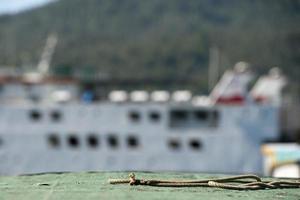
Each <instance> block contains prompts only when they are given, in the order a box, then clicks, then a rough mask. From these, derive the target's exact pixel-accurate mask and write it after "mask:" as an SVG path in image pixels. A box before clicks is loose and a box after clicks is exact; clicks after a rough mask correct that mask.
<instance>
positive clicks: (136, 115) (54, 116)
mask: <svg viewBox="0 0 300 200" xmlns="http://www.w3.org/2000/svg"><path fill="white" fill-rule="evenodd" d="M49 115H50V118H51V120H52V121H54V122H58V121H60V120H61V119H62V117H63V116H62V113H61V112H60V111H58V110H54V111H52V112H50V114H49ZM29 118H30V119H31V120H32V121H40V120H41V119H42V118H43V114H42V113H41V112H40V111H38V110H31V111H30V112H29ZM128 118H129V119H130V120H131V121H132V122H139V121H141V119H142V115H141V113H140V112H138V111H130V112H129V113H128ZM160 118H161V115H160V113H159V112H158V111H151V112H149V119H150V120H151V121H152V122H158V121H159V120H160Z"/></svg>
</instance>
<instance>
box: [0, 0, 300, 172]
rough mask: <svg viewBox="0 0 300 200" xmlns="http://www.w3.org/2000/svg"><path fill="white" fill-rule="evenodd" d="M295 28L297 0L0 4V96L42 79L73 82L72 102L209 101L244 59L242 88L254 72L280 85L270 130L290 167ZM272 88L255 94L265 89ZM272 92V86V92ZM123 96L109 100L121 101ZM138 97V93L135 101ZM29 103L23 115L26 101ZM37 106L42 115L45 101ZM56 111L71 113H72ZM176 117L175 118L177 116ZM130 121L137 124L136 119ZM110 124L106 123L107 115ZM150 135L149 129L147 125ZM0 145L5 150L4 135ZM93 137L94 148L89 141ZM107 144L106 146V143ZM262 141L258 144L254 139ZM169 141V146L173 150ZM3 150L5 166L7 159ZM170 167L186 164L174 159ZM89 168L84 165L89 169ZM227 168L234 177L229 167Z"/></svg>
mask: <svg viewBox="0 0 300 200" xmlns="http://www.w3.org/2000/svg"><path fill="white" fill-rule="evenodd" d="M299 24H300V1H299V0H272V1H271V0H265V1H260V0H243V1H239V0H203V1H199V0H189V1H187V0H163V1H161V0H151V1H139V0H0V83H1V85H0V91H1V88H2V90H3V91H4V90H5V89H3V88H5V86H6V85H9V84H12V82H13V85H14V87H13V89H11V90H12V93H14V92H13V91H17V89H16V87H15V86H16V84H17V83H18V84H19V81H21V80H22V81H21V82H22V84H25V85H26V88H25V89H24V88H22V87H18V90H26V91H27V92H28V91H29V90H30V89H28V88H30V87H31V86H32V87H34V85H36V84H41V83H42V84H44V85H45V83H49V79H51V81H50V82H51V84H53V82H56V81H57V80H56V79H59V84H60V86H61V85H64V84H72V83H74V82H72V81H75V82H76V87H77V86H78V87H79V88H80V90H81V93H82V95H81V94H80V95H77V96H82V97H83V99H85V100H87V99H91V100H98V101H100V100H102V99H104V96H107V94H108V93H109V92H110V91H113V90H122V91H127V92H130V91H133V90H139V91H155V90H164V91H172V92H174V91H177V90H179V91H182V90H184V91H191V93H194V94H201V95H210V94H211V91H212V90H213V88H215V85H216V84H217V83H218V82H219V80H220V78H221V77H222V75H223V74H224V73H225V72H226V71H230V70H231V69H232V68H233V66H234V65H235V64H236V63H237V62H240V61H243V62H245V63H247V67H250V68H251V72H252V73H253V74H255V77H254V78H253V79H252V80H251V81H250V82H249V84H247V87H246V88H247V91H249V90H250V88H251V87H253V86H254V85H255V83H256V81H257V80H259V78H260V77H261V76H262V75H266V74H268V73H269V71H270V69H272V68H274V67H277V69H280V71H281V72H280V74H282V75H284V77H285V78H286V80H288V81H287V82H286V83H287V84H285V87H284V88H283V91H282V93H281V94H282V95H283V96H282V97H283V98H282V101H281V102H280V103H281V104H280V106H279V107H280V109H281V106H282V105H283V104H284V105H287V106H286V109H285V110H283V111H282V110H280V111H279V112H280V113H281V115H280V116H279V120H278V121H276V123H275V125H274V127H275V126H276V127H277V126H280V128H279V129H280V130H279V131H278V132H280V133H279V134H280V135H279V136H278V137H277V140H276V142H285V144H286V142H292V143H293V147H292V149H293V150H292V153H289V154H288V155H292V158H289V159H287V161H288V162H290V161H291V160H292V161H295V162H296V161H298V159H300V151H299V148H298V145H297V144H295V142H297V141H299V122H298V119H299V118H298V117H299V95H300V80H299V77H300V26H299ZM45 63H46V64H45ZM245 63H244V64H245ZM29 72H30V73H31V75H32V72H34V73H35V72H36V73H38V74H39V75H42V77H41V76H38V79H36V78H37V76H30V77H31V78H30V79H29V82H27V81H28V80H27V79H26V80H27V81H25V82H24V80H23V78H24V77H23V75H24V74H28V73H29ZM278 73H279V72H278ZM35 75H36V74H35ZM33 77H35V79H34V78H33ZM45 77H47V80H46V79H44V78H45ZM49 77H50V78H49ZM33 79H34V80H33ZM37 80H38V81H37ZM44 80H46V81H44ZM62 81H67V82H62ZM33 82H34V83H33ZM225 82H226V81H225ZM224 84H225V83H224ZM267 85H268V84H267ZM272 85H273V84H271V87H270V88H267V89H266V88H265V89H264V90H268V89H269V90H272V89H273V86H272ZM275 85H276V84H275ZM274 87H275V89H274V90H276V88H278V87H277V86H274ZM86 92H89V93H86ZM16 93H17V92H16ZM10 94H11V93H10ZM60 94H61V93H60ZM123 94H124V93H119V96H118V95H116V96H117V97H120V96H121V99H122V95H123ZM144 94H145V93H140V96H142V99H143V97H144V96H143V95H144ZM164 94H166V93H164ZM184 94H187V93H183V96H185V97H186V95H184ZM188 94H189V93H188ZM281 94H280V95H281ZM12 96H14V95H12ZM58 96H59V95H58ZM61 96H63V95H61ZM187 96H188V95H187ZM10 97H11V96H10ZM80 98H81V97H79V99H80ZM183 98H184V97H183ZM31 99H34V100H33V102H34V105H35V104H38V103H37V102H38V101H37V98H31ZM223 103H224V102H223ZM291 105H292V106H291ZM30 106H31V107H30V109H29V110H31V111H32V107H33V106H32V104H31V105H30ZM39 106H40V107H39V108H40V110H43V106H44V105H39ZM139 106H140V104H139ZM168 106H169V104H167V107H168ZM239 106H240V105H239ZM277 106H278V105H277ZM79 107H80V106H79ZM125 107H126V106H125ZM146 107H147V106H146ZM225 107H226V106H225ZM0 109H2V111H3V112H2V113H0V115H2V119H3V121H2V122H1V123H2V126H1V127H4V126H5V125H4V124H7V122H8V121H9V120H14V119H15V118H17V117H15V116H13V115H12V116H10V117H6V115H5V114H4V111H5V110H6V112H7V113H9V112H10V111H9V109H10V107H9V106H6V104H5V103H2V104H1V107H0ZM13 109H14V108H13ZM76 109H77V108H76ZM76 109H75V110H76ZM157 109H158V110H164V108H160V107H158V108H157ZM192 109H193V108H192ZM121 110H122V109H121ZM253 110H256V108H254V109H253ZM177 111H178V110H177ZM24 112H25V111H24ZM65 112H69V113H71V114H72V109H71V111H70V110H69V111H65ZM83 112H84V111H83ZM120 112H121V111H120ZM222 112H223V111H222ZM257 112H260V110H258V111H257ZM56 114H57V113H56ZM71 114H70V115H71ZM173 114H174V113H173ZM24 115H25V114H24ZM31 115H32V116H33V117H34V118H38V117H39V115H40V114H39V113H37V112H34V113H31ZM57 115H59V116H60V114H57ZM65 115H68V114H65ZM175 115H177V117H179V118H180V117H181V118H182V117H183V118H184V115H185V114H183V113H177V114H176V113H175ZM204 115H205V114H204ZM225 115H226V113H225ZM16 116H17V114H16ZM132 117H133V118H137V116H136V115H135V114H133V116H132ZM154 117H155V116H154ZM200 118H201V116H200ZM202 118H203V116H202ZM204 118H205V116H204ZM0 120H1V117H0ZM5 120H8V121H5ZM78 120H79V119H78ZM103 120H104V121H105V119H103ZM107 120H108V118H107ZM109 120H111V121H110V122H109V123H111V122H112V120H113V118H109ZM235 120H236V119H235ZM20 121H21V123H24V126H23V128H25V127H27V124H26V123H27V122H25V121H24V122H22V120H20ZM289 122H291V123H292V125H290V124H289ZM73 123H76V121H73ZM87 123H88V122H87ZM236 123H238V122H236ZM44 125H45V124H44ZM20 126H21V127H22V124H20ZM128 126H130V125H128ZM237 126H239V125H237ZM251 126H253V127H254V126H255V124H254V125H253V124H252V125H251ZM270 126H271V125H270ZM1 127H0V128H1ZM62 127H64V126H63V125H62ZM65 127H67V125H66V126H65ZM274 127H271V128H270V127H269V128H270V129H269V130H273V129H272V128H274ZM282 127H285V128H282ZM291 127H292V128H291ZM55 128H56V126H55V125H54V126H52V125H51V124H46V125H45V126H43V127H42V128H41V129H39V130H40V131H41V132H43V131H44V132H49V130H50V132H51V131H53V130H54V129H55ZM32 129H34V128H32ZM96 129H97V128H96ZM149 129H150V130H152V131H156V128H153V127H152V128H151V127H150V128H149ZM4 130H8V131H9V130H10V128H9V127H7V126H6V129H4V128H2V130H1V129H0V133H1V132H5V131H4ZM97 130H98V129H97ZM129 130H131V128H129ZM158 130H159V129H158ZM224 130H225V129H224ZM196 131H199V130H196ZM227 131H228V130H227ZM15 132H16V134H17V132H18V131H15ZM175 132H176V131H175ZM220 132H222V129H221V130H220ZM193 134H194V133H192V135H193ZM266 134H269V133H266ZM284 134H287V135H284ZM4 135H5V134H4ZM3 138H5V137H3ZM2 140H3V141H2V143H3V144H5V141H4V140H5V139H2ZM0 141H1V140H0ZM7 141H10V140H7ZM12 141H14V140H12ZM36 141H38V140H36ZM50 141H51V142H52V144H54V145H55V143H59V142H58V141H59V139H57V138H54V139H53V137H52V138H50ZM93 141H94V143H96V142H95V141H96V139H95V140H93ZM93 141H92V143H93ZM110 141H111V142H112V143H115V142H114V139H112V140H110ZM51 142H50V143H51ZM73 142H74V143H76V141H75V140H73ZM77 142H78V141H77ZM131 142H133V143H134V141H131ZM262 142H265V141H263V140H261V141H259V142H258V143H259V144H261V143H262ZM71 143H72V140H71ZM0 144H1V142H0ZM16 144H17V143H16ZM97 144H98V143H97ZM212 144H213V143H212ZM241 144H242V143H241ZM176 145H177V144H176V142H173V146H176ZM198 145H199V144H198ZM295 145H296V146H295ZM0 146H1V145H0ZM2 146H4V145H2ZM17 146H18V145H17ZM192 146H193V145H192ZM195 146H197V144H195ZM3 148H4V147H3ZM15 148H17V147H15ZM256 149H260V147H256ZM271 149H272V148H271ZM0 151H1V149H0ZM3 151H4V150H3ZM35 151H37V150H35ZM259 151H260V150H259ZM269 151H271V150H268V152H269ZM8 152H9V151H8ZM12 152H13V150H12ZM16 152H17V150H16ZM46 152H47V151H46ZM3 154H5V155H7V156H6V158H7V160H10V158H11V157H10V156H9V153H7V152H6V153H3ZM268 155H270V154H268ZM272 155H274V153H273V154H272ZM95 156H97V155H95ZM75 157H76V156H75ZM284 157H286V155H285V156H284ZM288 157H289V156H288ZM193 158H195V157H193ZM111 159H112V158H110V160H111ZM108 160H109V159H108ZM179 161H180V162H181V163H182V162H185V161H184V160H180V158H179ZM285 161H286V160H285ZM24 162H25V161H24ZM86 162H88V161H86ZM109 162H112V163H114V162H113V161H109ZM274 162H275V161H274ZM11 165H12V164H11ZM111 165H112V164H111ZM95 166H96V167H95V168H92V169H96V170H97V169H98V168H97V165H95ZM101 166H102V165H101ZM107 166H108V167H106V168H105V167H104V168H105V169H110V165H107ZM120 166H121V165H120ZM8 168H9V165H7V166H5V167H2V173H6V171H5V169H8ZM131 168H134V167H131ZM141 168H142V167H141ZM154 168H155V167H154ZM158 168H159V167H158ZM200 168H201V167H200ZM200 168H199V169H200ZM237 168H238V167H237ZM0 169H1V168H0ZM52 169H54V170H59V169H60V168H59V167H58V166H56V168H55V167H53V168H52ZM82 169H84V168H80V169H79V168H78V169H75V170H82ZM87 169H90V168H88V167H87ZM99 169H102V167H100V168H99ZM111 169H114V170H122V169H124V170H127V169H128V168H126V167H123V168H122V167H120V168H111ZM150 169H152V168H150ZM174 169H176V167H175V168H174ZM178 169H181V168H178ZM182 169H183V168H182ZM196 169H197V168H193V169H192V170H193V171H195V170H196ZM170 170H172V167H171V169H170ZM183 170H184V169H183ZM25 171H26V170H25ZM29 171H30V172H34V170H29ZM200 171H201V169H200ZM203 171H205V169H204V170H203ZM221 171H222V170H221ZM223 171H224V170H223ZM225 171H226V170H225ZM250 171H251V170H250ZM19 172H20V173H21V172H22V170H20V171H19ZM229 172H230V173H234V170H229ZM0 173H1V172H0ZM8 173H10V172H8ZM11 173H15V172H11ZM16 173H18V171H16ZM259 173H260V172H259ZM298 176H299V173H298Z"/></svg>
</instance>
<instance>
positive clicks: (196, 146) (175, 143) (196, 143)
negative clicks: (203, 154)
mask: <svg viewBox="0 0 300 200" xmlns="http://www.w3.org/2000/svg"><path fill="white" fill-rule="evenodd" d="M182 146H183V144H182V142H181V141H180V140H179V139H170V140H169V141H168V147H169V148H170V149H172V150H174V151H177V150H180V149H181V148H182ZM188 147H189V148H190V149H192V150H201V149H202V147H203V145H202V142H201V141H200V140H198V139H190V140H189V141H188Z"/></svg>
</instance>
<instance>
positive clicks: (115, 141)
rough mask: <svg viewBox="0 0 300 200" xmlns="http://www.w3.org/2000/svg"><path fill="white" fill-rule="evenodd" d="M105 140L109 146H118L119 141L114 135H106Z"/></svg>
mask: <svg viewBox="0 0 300 200" xmlns="http://www.w3.org/2000/svg"><path fill="white" fill-rule="evenodd" d="M107 142H108V145H109V147H111V148H118V146H119V141H118V138H117V136H116V135H110V136H108V138H107Z"/></svg>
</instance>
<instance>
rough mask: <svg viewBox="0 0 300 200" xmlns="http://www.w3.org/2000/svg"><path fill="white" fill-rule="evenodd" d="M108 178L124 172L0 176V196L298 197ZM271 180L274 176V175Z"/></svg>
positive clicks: (287, 192)
mask: <svg viewBox="0 0 300 200" xmlns="http://www.w3.org/2000/svg"><path fill="white" fill-rule="evenodd" d="M136 176H137V178H140V179H143V178H144V179H206V178H217V177H223V175H209V174H200V173H142V172H140V173H139V172H138V173H136ZM110 178H128V172H119V173H117V172H115V173H104V172H90V173H61V174H40V175H30V176H14V177H13V176H2V177H0V199H1V200H2V199H22V200H26V199H28V200H29V199H30V200H35V199H37V200H40V199H72V200H75V199H80V200H81V199H97V200H103V199H130V200H134V199H139V200H141V199H142V200H146V199H172V200H174V199H193V200H195V199H207V200H209V199H251V200H260V199H263V200H268V199H270V200H271V199H272V200H273V199H284V200H287V199H295V200H296V199H297V200H299V199H300V189H275V190H258V191H236V190H224V189H218V188H207V187H205V188H194V187H193V188H162V187H149V186H129V185H127V184H123V185H110V184H109V183H108V179H110ZM274 180H275V179H274Z"/></svg>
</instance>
